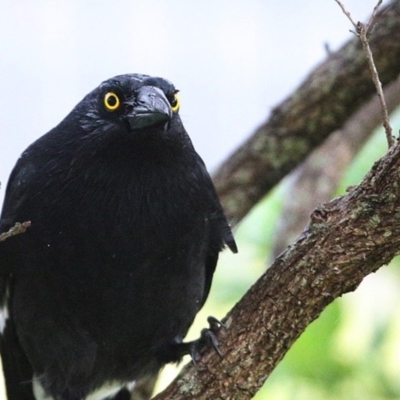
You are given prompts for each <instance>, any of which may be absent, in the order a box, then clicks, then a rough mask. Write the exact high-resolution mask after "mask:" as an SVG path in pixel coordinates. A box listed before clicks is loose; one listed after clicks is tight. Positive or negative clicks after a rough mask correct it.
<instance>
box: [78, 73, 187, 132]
mask: <svg viewBox="0 0 400 400" xmlns="http://www.w3.org/2000/svg"><path fill="white" fill-rule="evenodd" d="M177 93H178V90H176V89H175V87H174V85H173V84H172V83H171V82H169V81H168V80H166V79H163V78H158V77H151V76H148V75H141V74H125V75H118V76H116V77H114V78H111V79H108V80H107V81H105V82H103V83H102V84H101V85H100V86H99V87H97V88H96V89H95V90H93V91H92V92H90V93H89V94H88V95H87V96H86V97H85V98H84V99H83V100H82V101H81V103H79V104H78V105H77V107H76V109H75V110H74V112H73V114H75V116H76V113H78V114H79V121H80V125H81V126H82V127H83V128H84V129H85V130H86V131H89V132H90V133H94V131H96V132H99V131H102V132H107V131H116V130H118V131H119V132H121V131H142V130H146V131H147V132H148V131H152V130H155V129H156V130H157V131H160V130H161V131H166V130H167V129H168V127H169V125H170V123H171V120H172V119H173V118H177V113H178V110H179V106H180V103H179V98H178V96H177Z"/></svg>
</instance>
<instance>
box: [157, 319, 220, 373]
mask: <svg viewBox="0 0 400 400" xmlns="http://www.w3.org/2000/svg"><path fill="white" fill-rule="evenodd" d="M207 322H208V323H209V328H205V329H203V330H202V331H201V335H200V337H199V338H198V339H197V340H193V341H192V342H187V343H182V342H181V339H177V340H176V341H175V342H174V343H171V344H169V345H168V346H166V347H165V348H164V349H163V351H160V353H159V354H158V356H159V358H160V360H161V361H162V362H164V363H167V362H179V361H180V360H181V359H182V357H183V356H185V355H186V354H189V355H190V357H191V358H192V362H193V365H194V367H195V368H196V369H197V370H198V371H201V369H200V368H199V365H198V361H200V359H201V355H200V351H201V349H202V348H203V347H205V346H211V347H212V348H213V349H214V351H215V352H216V353H217V354H218V355H219V357H220V358H221V359H222V358H223V355H222V353H221V351H220V350H219V347H218V344H219V343H218V339H217V336H216V332H218V331H219V330H220V329H221V328H223V329H227V327H226V326H225V325H224V324H223V323H222V322H221V321H219V320H218V319H217V318H215V317H208V318H207Z"/></svg>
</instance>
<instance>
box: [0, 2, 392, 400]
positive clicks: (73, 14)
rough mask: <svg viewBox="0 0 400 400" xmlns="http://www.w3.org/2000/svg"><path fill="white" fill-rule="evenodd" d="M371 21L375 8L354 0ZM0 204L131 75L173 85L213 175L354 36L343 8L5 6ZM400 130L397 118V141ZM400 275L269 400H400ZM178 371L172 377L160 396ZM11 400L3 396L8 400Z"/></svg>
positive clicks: (308, 340) (384, 275)
mask: <svg viewBox="0 0 400 400" xmlns="http://www.w3.org/2000/svg"><path fill="white" fill-rule="evenodd" d="M343 2H344V3H345V4H346V7H347V8H348V10H350V11H351V13H352V16H353V17H354V19H356V20H365V19H366V17H367V16H368V15H369V14H370V13H371V11H372V9H373V7H374V6H375V4H376V1H375V0H363V1H360V0H343ZM0 10H1V11H0V87H1V88H2V93H1V95H0V182H1V184H2V186H1V189H0V205H1V203H2V199H3V196H4V192H5V185H6V182H7V179H8V176H9V173H10V171H11V169H12V167H13V165H14V163H15V161H16V159H17V158H18V156H19V154H20V153H21V152H22V151H23V150H24V149H25V148H26V146H27V145H29V144H30V143H31V142H32V141H33V140H35V139H36V138H37V137H39V136H41V135H42V134H44V133H45V132H47V131H48V130H49V129H51V128H52V127H53V126H54V125H56V124H57V123H58V122H59V121H60V120H61V119H62V118H63V117H64V116H65V115H66V114H67V113H68V112H69V111H70V110H71V109H72V107H73V106H74V105H75V104H76V103H77V102H78V101H80V99H81V98H82V97H83V96H84V95H85V94H86V93H87V92H89V91H90V90H92V89H93V88H94V87H96V86H97V85H98V84H99V83H100V82H102V81H103V80H105V79H107V78H109V77H111V76H114V75H117V74H121V73H126V72H141V73H147V74H150V75H157V76H162V77H165V78H168V79H170V80H171V81H173V82H174V84H175V85H176V86H177V87H178V88H179V89H180V97H181V101H182V106H181V111H180V114H181V117H182V119H183V122H184V124H185V126H186V128H187V130H188V132H189V134H190V135H191V137H192V140H193V142H194V144H195V146H196V148H197V150H198V152H199V153H200V154H201V155H202V157H203V158H204V160H205V162H206V164H207V165H208V167H209V169H210V170H211V171H212V170H214V169H215V168H216V167H217V166H218V164H220V163H221V162H222V161H223V160H224V159H225V158H226V157H228V155H229V154H230V153H231V152H232V151H233V150H234V149H235V148H236V147H237V146H238V145H239V144H240V143H241V142H242V141H243V140H244V139H245V138H246V137H247V136H248V135H250V134H251V132H252V131H253V130H254V128H255V127H256V126H257V125H258V124H260V123H261V121H263V120H264V119H265V118H266V117H267V116H268V114H269V112H270V110H271V109H272V108H273V107H274V106H276V105H277V104H279V102H280V101H282V100H283V99H284V98H285V97H286V96H287V95H289V94H290V93H291V92H292V91H293V90H294V89H295V88H296V87H297V86H298V85H299V84H300V82H301V81H302V80H303V79H304V78H305V76H306V75H307V73H308V72H309V71H310V70H311V69H312V68H313V67H314V66H315V65H316V64H317V63H319V62H321V61H322V60H323V59H324V58H325V56H326V52H327V48H329V49H330V50H331V51H335V50H336V49H338V48H339V47H340V46H341V45H342V44H343V43H344V42H345V41H346V40H348V39H349V38H350V37H351V35H352V34H351V33H349V29H350V28H351V26H350V23H349V21H348V20H347V19H346V17H345V16H344V15H343V13H342V12H341V10H340V9H339V7H338V5H337V4H336V3H335V1H334V0H324V1H322V0H287V1H284V2H283V1H277V0H275V1H265V0H264V1H263V0H247V1H246V2H245V1H228V0H214V1H212V0H203V1H201V2H189V1H184V0H169V1H162V0H150V1H137V0H115V1H112V2H111V1H105V0H96V1H95V0H68V1H67V0H57V1H56V0H54V1H50V0H36V1H31V0H30V1H29V0H18V1H14V2H11V1H10V0H0ZM399 124H400V120H399V118H398V117H394V119H393V125H394V128H395V131H397V130H398V126H399ZM385 146H386V141H385V137H384V134H383V133H382V131H381V130H379V132H377V133H376V134H375V135H374V137H373V139H372V140H371V141H370V142H369V143H368V144H367V145H366V146H365V148H364V149H363V151H362V152H361V153H360V154H359V155H358V157H357V159H356V160H355V162H354V164H353V165H352V167H351V168H350V169H349V170H348V171H347V173H346V176H345V177H344V178H343V182H342V184H341V188H340V190H339V191H338V193H341V192H344V190H345V188H346V186H349V185H353V184H357V183H358V182H359V181H360V179H361V178H362V176H363V175H364V174H365V172H366V171H367V170H368V169H369V168H370V167H371V165H372V163H373V161H374V160H376V159H377V158H378V157H380V156H381V155H383V154H384V152H385V148H386V147H385ZM286 182H287V181H286V180H285V181H284V182H282V184H281V185H280V186H279V187H278V188H276V190H274V191H273V193H272V194H270V195H269V196H268V197H267V198H266V199H265V200H264V201H263V202H262V203H261V204H259V205H258V206H257V207H256V208H255V209H254V210H253V211H252V212H251V213H250V215H249V216H248V217H247V218H246V219H245V220H244V221H243V222H242V223H241V225H240V226H239V227H238V229H237V232H236V235H237V241H238V245H239V248H240V253H239V255H236V256H231V255H230V254H227V253H226V254H224V255H223V256H222V260H221V263H220V265H219V268H218V270H217V273H216V278H215V282H214V285H213V289H212V292H211V295H210V298H209V301H208V302H207V305H206V307H205V309H204V310H203V311H202V312H201V313H200V314H199V316H198V318H197V319H196V323H195V325H194V327H193V330H192V332H191V334H190V335H191V337H195V336H197V335H198V332H199V331H200V329H201V328H202V327H203V326H204V325H205V324H206V316H207V315H210V314H212V315H214V316H216V317H219V318H222V317H223V316H224V315H225V313H226V312H227V311H228V310H229V309H230V308H231V307H232V305H233V304H234V303H235V302H236V301H237V300H238V299H239V298H240V297H241V295H242V294H244V293H245V292H246V290H247V289H248V288H249V286H250V285H251V284H252V283H253V282H254V281H255V280H256V279H257V278H258V277H259V276H260V275H261V274H262V272H263V271H264V270H265V268H266V267H267V264H268V262H269V261H268V260H269V256H270V250H271V249H270V247H271V243H272V241H273V237H274V229H275V222H276V221H277V218H278V217H279V213H280V208H281V204H282V200H283V199H284V198H285V196H287V191H286V190H285V189H286ZM399 287H400V273H399V267H398V265H396V262H393V263H392V264H391V265H390V266H389V267H385V268H383V269H381V270H379V271H378V272H377V273H376V274H374V275H373V276H370V277H368V278H367V279H366V280H365V281H364V282H363V283H362V285H361V286H360V287H359V288H358V289H357V291H356V292H355V293H351V294H348V295H346V296H344V297H343V298H342V299H340V300H339V301H336V302H334V303H333V304H332V305H331V306H330V307H328V308H327V309H326V311H325V312H324V313H323V314H322V316H321V317H320V318H319V319H318V320H317V321H315V322H314V323H313V324H312V325H311V326H310V327H309V329H307V331H306V333H305V334H304V335H303V336H302V337H301V338H300V340H299V341H298V342H297V343H296V345H295V346H294V347H293V348H292V349H291V350H290V351H289V353H288V355H287V356H286V357H285V359H284V360H283V362H282V363H281V364H280V365H279V366H278V368H277V369H276V370H275V371H274V373H273V374H272V375H271V377H270V379H269V380H268V381H267V384H266V385H265V387H264V389H263V390H262V391H261V392H260V393H259V394H258V395H257V397H256V398H257V399H258V400H261V399H279V400H286V399H291V400H303V399H304V400H305V399H307V400H312V399H328V400H329V399H365V400H369V399H371V400H372V399H374V400H380V399H382V400H383V399H400V339H399V337H400V308H399V306H400V291H399V290H398V288H399ZM175 373H176V370H175V369H173V368H170V367H168V368H166V370H165V372H164V375H163V378H162V380H161V382H160V387H163V386H164V385H166V384H167V382H168V380H169V379H171V377H172V376H173V374H175ZM1 398H2V397H1V394H0V399H1Z"/></svg>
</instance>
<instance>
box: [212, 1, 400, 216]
mask: <svg viewBox="0 0 400 400" xmlns="http://www.w3.org/2000/svg"><path fill="white" fill-rule="evenodd" d="M375 26H376V27H375V29H374V34H373V37H372V39H371V50H372V52H373V53H374V59H375V64H376V67H377V70H378V71H379V74H380V79H381V82H382V84H383V85H386V84H388V83H389V82H391V81H393V80H395V79H396V78H397V76H398V75H399V73H400V63H399V62H398V60H399V59H400V1H394V2H392V3H391V4H390V5H389V6H387V7H385V8H383V9H382V10H381V11H380V12H378V13H377V15H376V18H375ZM374 93H375V88H374V85H373V83H372V82H371V77H370V71H369V68H368V64H367V62H366V58H365V54H364V51H363V48H362V45H361V44H360V41H359V40H358V38H354V39H352V40H350V41H349V42H348V43H347V44H346V45H345V46H343V47H342V48H341V49H340V50H339V51H338V52H336V53H333V54H330V55H329V57H328V58H327V60H326V61H325V62H324V63H322V64H321V65H319V66H318V67H317V68H316V69H315V70H314V71H313V72H312V73H311V74H310V75H309V76H308V78H307V79H306V80H305V81H304V82H303V84H302V85H301V86H300V87H299V88H298V90H297V91H296V92H295V93H294V94H293V95H292V96H290V97H289V98H288V99H286V100H285V101H284V102H283V103H282V104H280V105H279V106H278V107H276V108H275V109H274V110H273V111H272V114H271V116H270V118H269V119H268V121H266V122H265V123H264V124H263V125H261V126H260V127H259V128H258V129H257V130H256V131H255V132H254V134H253V135H252V136H251V137H250V138H249V139H248V140H247V141H246V142H245V143H244V144H243V145H242V146H241V147H240V148H239V149H238V150H236V151H235V152H234V154H233V155H232V156H231V157H230V158H229V159H228V160H227V161H226V162H225V163H224V164H223V165H222V166H221V167H220V168H219V170H218V171H217V172H216V174H215V175H214V182H215V185H216V188H217V191H218V194H219V196H220V199H221V201H222V203H223V205H224V208H225V211H226V213H227V215H228V217H229V218H230V219H231V220H233V221H234V222H236V221H239V220H241V219H242V218H243V217H244V216H245V215H246V213H247V212H248V211H249V210H250V209H251V208H252V207H253V206H254V204H255V203H257V202H258V201H259V200H260V199H261V198H262V197H263V196H264V195H265V194H266V193H268V191H269V190H270V189H271V188H273V187H274V186H275V185H276V184H277V183H278V182H279V181H280V180H281V179H282V178H283V177H284V176H285V175H286V174H288V173H289V172H290V171H291V170H293V169H294V168H295V167H296V166H297V165H298V164H299V163H300V162H301V161H302V160H303V159H304V158H305V157H306V156H307V154H309V153H310V152H311V151H312V150H313V149H314V148H315V147H316V146H318V145H319V144H320V143H322V142H323V141H324V140H325V139H326V138H327V136H328V135H330V134H331V132H333V131H335V130H336V129H340V128H341V126H342V124H343V123H344V121H346V120H347V119H348V118H349V117H350V116H351V115H352V114H353V113H354V112H355V111H356V110H357V109H358V107H360V106H361V104H362V103H363V102H364V101H365V100H366V99H368V98H369V97H371V96H372V95H373V94H374Z"/></svg>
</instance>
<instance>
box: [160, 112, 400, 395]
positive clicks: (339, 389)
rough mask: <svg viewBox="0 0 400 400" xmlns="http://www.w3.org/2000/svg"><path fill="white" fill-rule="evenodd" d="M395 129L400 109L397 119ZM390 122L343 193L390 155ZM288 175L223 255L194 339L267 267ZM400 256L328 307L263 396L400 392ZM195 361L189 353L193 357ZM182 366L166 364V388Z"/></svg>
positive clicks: (356, 167)
mask: <svg viewBox="0 0 400 400" xmlns="http://www.w3.org/2000/svg"><path fill="white" fill-rule="evenodd" d="M392 125H393V127H394V128H395V129H394V131H395V132H396V131H397V132H398V130H399V129H398V127H399V126H400V113H397V115H395V116H394V117H393V118H392ZM386 149H387V145H386V139H385V136H384V134H383V131H382V129H379V130H378V132H376V133H375V134H374V136H373V137H372V138H371V140H370V141H369V142H368V143H367V144H366V145H365V146H364V148H363V149H362V151H361V152H360V153H359V155H358V156H357V158H356V159H355V160H354V162H353V164H352V166H351V167H350V168H349V170H348V171H347V172H346V174H345V176H344V177H343V180H342V182H341V184H340V187H339V188H338V192H337V194H338V195H340V194H344V193H345V192H346V188H347V187H348V186H352V185H356V184H358V183H359V182H360V181H361V179H362V178H363V176H364V175H365V174H366V172H368V170H369V169H370V168H371V166H372V164H373V163H374V162H375V161H376V160H378V158H380V157H381V156H382V155H384V154H385V152H386ZM286 186H287V185H286V181H283V182H282V183H281V185H279V187H278V188H276V189H275V190H274V191H273V192H272V193H270V194H269V195H268V196H267V198H266V199H265V200H264V201H262V202H261V203H260V204H259V205H257V206H256V207H255V208H254V209H253V210H252V212H251V213H250V214H249V215H248V216H247V217H246V218H245V220H243V221H242V223H241V224H240V227H239V228H238V229H237V232H236V239H237V242H238V245H239V254H237V255H232V254H230V253H229V252H224V253H223V254H222V257H221V260H220V263H219V266H218V268H217V272H216V274H215V279H214V283H213V287H212V291H211V294H210V297H209V300H208V301H207V303H206V306H205V307H204V309H203V310H202V311H201V312H200V313H199V315H198V317H197V318H196V321H195V323H194V325H193V327H192V329H191V331H190V332H189V335H188V337H187V339H189V340H190V339H194V338H196V337H197V336H198V334H199V332H200V330H201V329H202V328H203V327H204V326H205V325H206V318H207V316H208V315H214V316H215V317H217V318H223V317H224V315H225V314H226V313H227V312H228V311H229V309H231V308H232V306H233V305H234V304H235V302H237V301H238V300H239V299H240V298H241V297H242V296H243V294H244V293H245V292H246V291H247V290H248V288H249V287H250V286H251V285H252V284H253V283H254V282H255V281H256V280H257V278H258V277H259V276H260V275H261V274H262V273H263V272H264V271H265V269H266V267H267V265H266V264H267V261H266V260H269V254H270V251H271V245H272V243H273V240H272V239H273V235H274V230H275V225H276V221H277V219H278V217H279V214H280V210H281V205H282V200H283V198H284V196H285V195H287V193H286ZM399 288H400V259H399V258H397V259H395V260H393V262H392V263H391V264H390V265H389V266H387V267H384V268H381V269H380V270H378V271H377V273H375V274H373V275H370V276H368V277H367V278H366V279H365V280H364V281H363V282H362V284H361V285H360V286H359V288H357V290H356V291H355V292H353V293H349V294H346V295H345V296H343V297H342V298H340V299H337V300H336V301H334V302H333V303H332V304H331V305H330V306H328V307H327V308H326V309H325V311H324V312H323V313H322V314H321V316H320V317H319V318H318V319H317V320H316V321H314V322H313V323H312V324H311V325H310V326H309V327H308V328H307V330H306V331H305V332H304V333H303V335H302V336H301V337H300V338H299V339H298V340H297V342H296V343H295V345H294V346H293V347H292V348H291V349H290V350H289V352H288V353H287V355H286V356H285V358H284V359H283V360H282V362H281V363H280V364H279V365H278V367H277V368H276V369H275V371H274V372H273V373H272V374H271V376H270V377H269V378H268V380H267V381H266V383H265V385H264V387H263V388H262V389H261V390H260V392H259V393H258V394H257V396H256V397H255V399H256V400H265V399H274V400H317V399H318V400H319V399H323V400H333V399H335V400H342V399H343V400H344V399H345V400H361V399H362V400H389V399H390V400H392V399H393V400H394V399H400V378H399V377H400V290H399ZM187 361H188V360H185V362H187ZM176 373H177V368H174V367H170V366H168V367H167V368H166V369H165V372H164V374H163V377H162V379H161V382H160V384H159V388H162V387H164V386H166V385H167V384H168V382H169V381H170V380H171V379H172V378H173V376H174V375H175V374H176Z"/></svg>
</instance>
